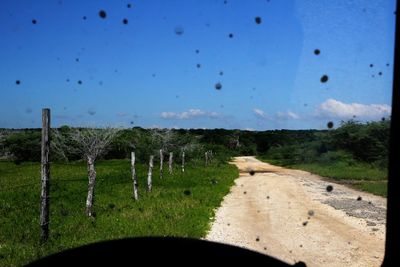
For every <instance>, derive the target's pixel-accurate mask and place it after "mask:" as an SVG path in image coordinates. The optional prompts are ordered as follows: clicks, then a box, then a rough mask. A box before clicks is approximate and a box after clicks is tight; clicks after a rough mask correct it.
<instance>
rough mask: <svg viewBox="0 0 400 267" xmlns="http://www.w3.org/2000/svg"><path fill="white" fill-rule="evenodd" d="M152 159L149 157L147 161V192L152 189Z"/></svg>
mask: <svg viewBox="0 0 400 267" xmlns="http://www.w3.org/2000/svg"><path fill="white" fill-rule="evenodd" d="M153 158H154V156H153V155H151V156H150V161H149V172H148V174H147V190H148V191H149V192H150V191H151V188H152V180H151V176H152V172H153Z"/></svg>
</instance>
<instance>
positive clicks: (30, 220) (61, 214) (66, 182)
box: [0, 160, 238, 266]
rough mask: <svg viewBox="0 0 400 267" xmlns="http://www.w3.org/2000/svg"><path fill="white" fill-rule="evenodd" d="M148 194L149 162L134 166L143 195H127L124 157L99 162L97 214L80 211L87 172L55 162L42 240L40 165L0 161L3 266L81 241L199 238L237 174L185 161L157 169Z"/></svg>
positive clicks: (129, 188)
mask: <svg viewBox="0 0 400 267" xmlns="http://www.w3.org/2000/svg"><path fill="white" fill-rule="evenodd" d="M154 170H155V171H154V174H153V190H152V192H151V193H148V192H146V190H145V189H146V178H147V166H145V165H138V166H137V173H138V180H139V194H140V200H139V201H138V202H135V201H134V200H133V199H132V181H131V173H130V162H129V161H128V160H109V161H99V162H97V163H96V171H97V182H96V188H95V202H94V212H95V214H96V216H95V218H87V217H86V216H85V214H84V211H85V200H86V193H87V176H86V175H87V171H86V165H85V163H83V162H72V163H66V164H62V163H53V164H52V165H51V189H50V239H49V240H48V242H47V243H45V244H44V245H39V242H38V241H39V200H40V164H38V163H22V164H21V165H15V164H14V163H11V162H4V161H2V162H0V266H21V265H24V264H27V263H29V262H31V261H33V260H35V259H38V258H41V257H43V256H46V255H49V254H52V253H55V252H59V251H62V250H65V249H68V248H72V247H77V246H81V245H84V244H88V243H92V242H96V241H103V240H110V239H117V238H123V237H137V236H179V237H192V238H201V237H204V236H205V235H206V233H207V231H208V230H209V226H210V224H209V223H210V218H212V217H213V216H214V211H215V208H217V207H218V206H219V205H220V203H221V201H222V199H223V197H224V196H225V195H226V194H227V193H228V192H229V188H230V187H231V185H233V181H234V179H235V178H236V177H238V171H237V169H236V167H235V166H232V165H229V164H215V165H212V166H209V167H207V168H206V167H204V166H197V167H196V166H193V165H190V164H189V165H188V166H187V167H186V168H185V173H181V171H180V170H179V169H175V170H174V173H173V174H172V175H170V174H168V172H167V168H165V171H164V179H160V178H159V174H158V168H157V167H155V168H154Z"/></svg>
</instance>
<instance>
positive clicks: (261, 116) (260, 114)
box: [253, 108, 268, 119]
mask: <svg viewBox="0 0 400 267" xmlns="http://www.w3.org/2000/svg"><path fill="white" fill-rule="evenodd" d="M253 112H254V115H256V117H257V118H259V119H268V115H267V113H265V112H264V111H263V110H261V109H259V108H254V109H253Z"/></svg>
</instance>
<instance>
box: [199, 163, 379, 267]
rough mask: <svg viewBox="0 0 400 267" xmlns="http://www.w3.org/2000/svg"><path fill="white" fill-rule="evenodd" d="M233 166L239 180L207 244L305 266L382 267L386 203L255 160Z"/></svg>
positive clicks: (226, 199) (340, 186) (306, 174)
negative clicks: (225, 245) (219, 243)
mask: <svg viewBox="0 0 400 267" xmlns="http://www.w3.org/2000/svg"><path fill="white" fill-rule="evenodd" d="M233 164H235V165H236V166H237V167H238V168H239V170H240V177H239V178H238V179H236V180H235V185H234V186H233V187H232V188H231V192H230V193H229V194H228V195H227V196H225V198H224V201H223V202H222V204H221V205H222V206H221V207H220V208H219V209H218V210H217V212H216V216H215V221H214V222H213V224H212V227H211V230H210V232H209V233H208V235H207V236H206V238H205V239H208V240H212V241H217V242H223V243H228V244H233V245H237V246H241V247H246V248H248V249H252V250H256V251H258V252H261V253H266V254H268V255H270V256H273V257H275V258H278V259H280V260H283V261H285V262H288V263H295V262H298V261H303V262H305V263H306V264H307V266H346V267H348V266H380V264H381V263H382V260H383V255H384V241H385V221H386V218H385V216H386V199H385V198H382V197H378V196H374V195H371V194H368V193H363V192H359V191H356V190H353V189H350V188H348V187H346V186H344V185H340V184H335V183H332V182H328V181H326V180H324V179H322V178H321V177H319V176H317V175H313V174H310V173H308V172H305V171H299V170H290V169H285V168H281V167H277V166H273V165H270V164H267V163H263V162H261V161H258V160H257V159H255V158H254V157H237V158H235V160H234V162H233ZM251 170H253V171H255V174H254V175H250V174H249V171H251ZM328 185H332V186H333V190H332V191H331V192H327V190H326V187H327V186H328ZM359 196H361V198H362V200H357V198H358V197H359Z"/></svg>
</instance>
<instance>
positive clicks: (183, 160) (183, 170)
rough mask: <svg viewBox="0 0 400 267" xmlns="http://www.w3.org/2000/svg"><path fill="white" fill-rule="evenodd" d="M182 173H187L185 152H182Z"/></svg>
mask: <svg viewBox="0 0 400 267" xmlns="http://www.w3.org/2000/svg"><path fill="white" fill-rule="evenodd" d="M182 172H185V151H182Z"/></svg>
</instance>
